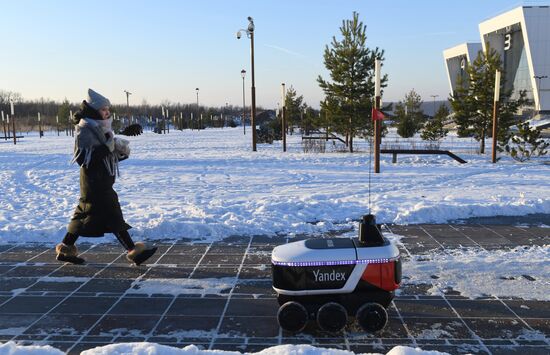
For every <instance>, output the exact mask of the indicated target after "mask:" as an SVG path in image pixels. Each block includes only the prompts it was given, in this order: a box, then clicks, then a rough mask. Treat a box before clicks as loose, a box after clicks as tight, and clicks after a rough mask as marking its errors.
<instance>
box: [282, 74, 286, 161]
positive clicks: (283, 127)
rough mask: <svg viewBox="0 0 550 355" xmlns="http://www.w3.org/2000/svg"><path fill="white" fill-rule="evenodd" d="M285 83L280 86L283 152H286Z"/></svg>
mask: <svg viewBox="0 0 550 355" xmlns="http://www.w3.org/2000/svg"><path fill="white" fill-rule="evenodd" d="M285 96H286V90H285V83H282V84H281V133H282V135H283V152H286V103H285Z"/></svg>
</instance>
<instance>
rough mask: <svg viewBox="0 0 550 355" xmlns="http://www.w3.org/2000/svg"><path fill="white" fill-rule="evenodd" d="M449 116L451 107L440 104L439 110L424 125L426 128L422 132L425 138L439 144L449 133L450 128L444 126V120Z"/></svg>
mask: <svg viewBox="0 0 550 355" xmlns="http://www.w3.org/2000/svg"><path fill="white" fill-rule="evenodd" d="M447 116H449V109H448V108H447V106H445V105H439V108H438V109H437V112H436V113H435V115H434V118H433V119H432V120H430V121H428V122H426V124H425V125H424V129H423V130H422V133H421V134H420V137H422V139H423V140H426V141H430V142H434V144H437V146H439V143H435V142H439V141H440V140H441V139H443V138H444V137H445V136H446V135H447V134H448V133H449V130H448V129H445V128H444V127H443V125H444V121H445V119H446V118H447Z"/></svg>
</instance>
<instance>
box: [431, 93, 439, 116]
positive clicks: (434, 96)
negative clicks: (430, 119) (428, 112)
mask: <svg viewBox="0 0 550 355" xmlns="http://www.w3.org/2000/svg"><path fill="white" fill-rule="evenodd" d="M430 96H431V97H433V99H434V118H435V98H436V97H439V95H430Z"/></svg>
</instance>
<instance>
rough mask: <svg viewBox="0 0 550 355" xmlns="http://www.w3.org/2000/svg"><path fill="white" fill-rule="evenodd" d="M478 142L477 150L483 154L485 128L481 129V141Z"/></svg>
mask: <svg viewBox="0 0 550 355" xmlns="http://www.w3.org/2000/svg"><path fill="white" fill-rule="evenodd" d="M479 144H480V146H479V152H480V153H481V154H485V128H483V129H482V130H481V141H480V143H479Z"/></svg>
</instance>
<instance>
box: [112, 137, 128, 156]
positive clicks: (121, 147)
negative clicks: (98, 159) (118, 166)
mask: <svg viewBox="0 0 550 355" xmlns="http://www.w3.org/2000/svg"><path fill="white" fill-rule="evenodd" d="M114 147H115V149H114V153H115V154H116V155H117V156H118V160H124V159H126V158H128V157H129V156H130V142H129V141H127V140H126V139H123V138H118V137H115V139H114Z"/></svg>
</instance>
